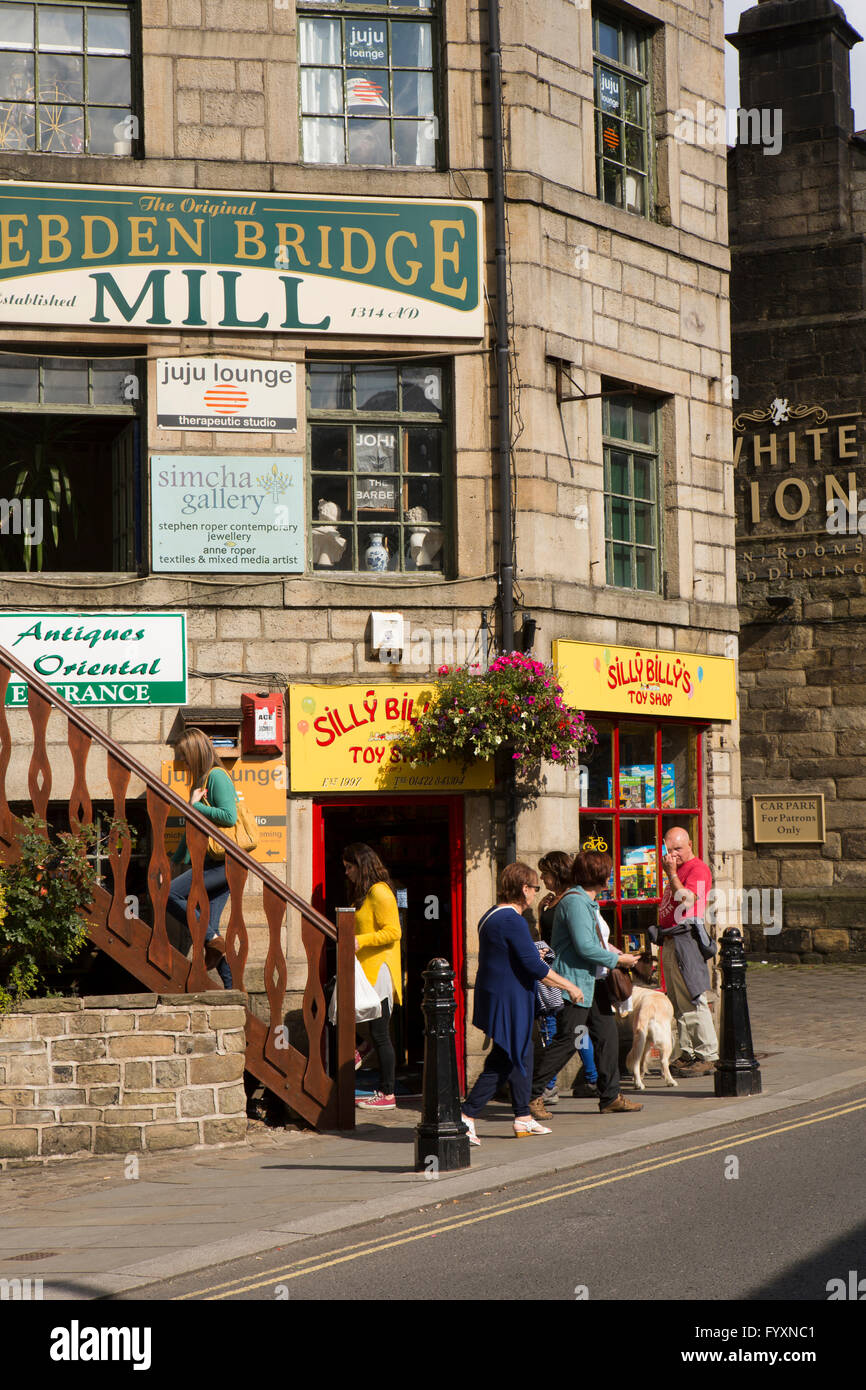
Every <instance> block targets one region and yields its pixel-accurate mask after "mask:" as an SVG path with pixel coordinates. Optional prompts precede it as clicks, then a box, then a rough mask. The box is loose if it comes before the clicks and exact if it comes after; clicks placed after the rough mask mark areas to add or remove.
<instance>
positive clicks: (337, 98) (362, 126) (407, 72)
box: [298, 0, 439, 168]
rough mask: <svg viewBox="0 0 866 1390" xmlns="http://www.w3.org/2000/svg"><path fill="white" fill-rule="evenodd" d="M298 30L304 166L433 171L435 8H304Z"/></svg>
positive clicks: (423, 2) (407, 0) (400, 2)
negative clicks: (404, 167) (396, 167)
mask: <svg viewBox="0 0 866 1390" xmlns="http://www.w3.org/2000/svg"><path fill="white" fill-rule="evenodd" d="M298 29H299V36H298V43H299V69H300V81H301V93H300V99H301V135H302V141H301V143H302V149H303V158H304V160H305V161H306V162H307V163H308V164H374V165H375V164H379V165H382V164H384V165H414V166H416V167H417V166H419V165H420V166H422V167H425V168H433V167H435V165H436V163H437V157H438V149H439V127H438V111H439V101H438V98H437V81H438V74H437V61H436V59H437V30H436V16H435V13H434V0H387V3H382V4H379V5H369V4H368V5H364V4H358V3H357V2H355V3H353V2H352V0H322V3H317V4H315V5H314V4H313V3H310V0H308V2H307V3H306V4H304V6H303V8H302V9H301V10H300V12H299V16H298Z"/></svg>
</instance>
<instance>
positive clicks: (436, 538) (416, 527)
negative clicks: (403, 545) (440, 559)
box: [406, 507, 442, 569]
mask: <svg viewBox="0 0 866 1390" xmlns="http://www.w3.org/2000/svg"><path fill="white" fill-rule="evenodd" d="M406 520H407V522H408V523H409V524H410V526H411V527H412V530H411V531H410V532H409V556H410V558H411V560H412V563H413V565H414V566H415V568H416V569H419V568H420V567H421V566H422V565H430V564H432V563H433V561H434V560H435V559H436V556H437V555H438V554H439V551H440V550H441V549H442V532H441V531H431V529H430V527H429V526H425V525H423V523H424V522H425V521H426V520H427V508H426V507H410V508H409V510H408V512H407V513H406Z"/></svg>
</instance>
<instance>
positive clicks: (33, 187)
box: [0, 182, 484, 338]
mask: <svg viewBox="0 0 866 1390" xmlns="http://www.w3.org/2000/svg"><path fill="white" fill-rule="evenodd" d="M480 208H481V205H480V204H479V203H469V202H465V203H464V202H457V201H454V202H450V201H449V202H422V201H418V200H413V199H406V198H403V199H388V200H387V201H383V200H379V199H374V198H322V197H311V196H307V195H302V194H295V195H293V196H291V197H287V196H281V195H279V194H275V193H266V194H261V195H259V194H251V193H202V192H200V191H198V190H195V191H191V190H189V189H185V190H184V189H141V188H126V187H112V188H103V187H96V186H94V185H88V184H75V185H64V184H48V185H40V184H29V183H17V182H16V183H0V323H8V324H12V323H44V324H50V325H51V326H53V327H65V326H70V325H85V324H86V325H90V324H105V325H106V326H111V327H113V326H121V327H123V326H132V327H134V328H144V327H149V328H172V327H173V328H208V329H226V330H230V331H237V330H238V329H248V330H252V331H258V332H263V333H273V332H275V331H278V330H283V331H290V332H291V331H296V332H305V333H355V334H357V333H362V334H364V335H367V336H369V335H371V334H375V335H376V336H379V335H381V334H386V335H387V334H399V336H400V337H406V336H407V335H424V336H427V335H431V334H432V335H447V336H449V337H458V338H480V337H481V336H482V335H483V332H484V314H483V300H482V296H481V255H482V246H481V216H480Z"/></svg>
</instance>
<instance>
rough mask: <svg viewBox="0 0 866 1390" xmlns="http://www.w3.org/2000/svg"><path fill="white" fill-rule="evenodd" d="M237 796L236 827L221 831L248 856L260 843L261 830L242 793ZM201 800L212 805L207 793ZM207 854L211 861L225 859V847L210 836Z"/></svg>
mask: <svg viewBox="0 0 866 1390" xmlns="http://www.w3.org/2000/svg"><path fill="white" fill-rule="evenodd" d="M235 796H236V797H237V800H238V818H237V820H236V821H235V823H234V825H221V826H220V830H221V831H222V832H223V834H224V835H228V837H229V839H230V840H234V842H235V844H236V845H237V847H238V849H242V850H245V851H246V853H247V854H250V853H251V852H252V851H253V850H254V849H255V848H256V846H257V844H258V843H259V828H258V826H257V825H256V823H255V821H254V820H253V818H252V816H251V815H250V814H249V812H248V811H247V809H246V807H245V806H244V799H243V797H242V796H241V794H240V792H235ZM201 799H202V801H203V802H204V804H205V806H209V805H210V804H211V803H210V802H209V801H208V799H207V791H205V794H204V796H203V797H202V798H201ZM207 852H208V854H209V855H210V857H211V859H225V857H226V852H225V849H224V848H223V846H222V845H221V844H220V843H219V841H218V840H214V839H213V838H212V837H211V836H210V835H208V839H207Z"/></svg>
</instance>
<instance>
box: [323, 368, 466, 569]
mask: <svg viewBox="0 0 866 1390" xmlns="http://www.w3.org/2000/svg"><path fill="white" fill-rule="evenodd" d="M449 378H450V373H449V371H448V370H447V364H446V363H445V362H444V361H443V360H442V359H441V358H440V359H430V360H425V361H418V360H414V361H412V362H407V363H394V362H376V361H370V360H367V361H365V362H359V361H332V360H328V361H325V360H319V361H311V362H309V363H308V364H307V456H308V459H309V468H308V470H307V475H308V478H309V484H308V489H307V534H308V536H309V537H310V552H309V566H310V569H311V570H312V571H314V572H315V573H317V574H327V573H363V574H367V575H370V576H371V577H372V576H375V577H376V578H380V577H385V576H387V575H389V574H406V573H416V572H420V573H426V574H443V573H445V572H446V570H447V568H448V565H449V536H450V527H449V522H448V517H449V513H450V509H451V496H450V414H451V411H450V399H451V390H450V379H449Z"/></svg>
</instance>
